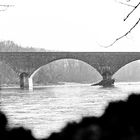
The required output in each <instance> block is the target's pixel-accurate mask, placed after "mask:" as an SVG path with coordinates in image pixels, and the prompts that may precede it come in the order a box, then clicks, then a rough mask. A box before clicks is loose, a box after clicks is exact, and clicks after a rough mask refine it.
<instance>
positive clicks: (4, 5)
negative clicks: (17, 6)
mask: <svg viewBox="0 0 140 140" xmlns="http://www.w3.org/2000/svg"><path fill="white" fill-rule="evenodd" d="M13 6H14V5H9V4H0V7H3V8H4V9H0V12H3V11H6V10H7V8H9V7H13Z"/></svg>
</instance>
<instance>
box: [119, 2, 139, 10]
mask: <svg viewBox="0 0 140 140" xmlns="http://www.w3.org/2000/svg"><path fill="white" fill-rule="evenodd" d="M119 3H120V4H123V5H126V6H129V7H133V8H135V7H136V6H134V5H130V4H127V3H123V2H121V1H119Z"/></svg>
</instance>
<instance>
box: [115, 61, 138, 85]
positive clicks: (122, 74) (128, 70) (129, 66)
mask: <svg viewBox="0 0 140 140" xmlns="http://www.w3.org/2000/svg"><path fill="white" fill-rule="evenodd" d="M134 73H135V74H134ZM137 73H140V59H136V60H133V61H129V62H128V63H126V64H124V65H123V66H122V67H121V68H119V69H118V70H117V71H116V72H115V73H114V74H113V78H115V79H116V81H122V82H124V81H128V82H132V81H133V80H134V79H138V78H139V79H140V76H139V74H137ZM136 74H137V75H136Z"/></svg>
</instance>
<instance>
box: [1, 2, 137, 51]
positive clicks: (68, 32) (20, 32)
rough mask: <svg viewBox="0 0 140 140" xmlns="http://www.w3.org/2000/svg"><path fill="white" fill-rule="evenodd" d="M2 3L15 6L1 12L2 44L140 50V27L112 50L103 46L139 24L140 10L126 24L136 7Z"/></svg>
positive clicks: (90, 4) (60, 48)
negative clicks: (8, 42)
mask: <svg viewBox="0 0 140 140" xmlns="http://www.w3.org/2000/svg"><path fill="white" fill-rule="evenodd" d="M124 2H125V0H124ZM133 2H135V3H137V2H138V0H135V1H133ZM129 3H130V2H129ZM135 3H132V4H133V5H135ZM0 4H13V5H15V6H14V7H11V8H9V9H7V10H6V11H1V12H0V41H3V40H12V41H14V42H15V43H17V44H19V45H21V46H24V47H26V46H28V47H36V48H45V49H47V50H58V51H93V52H94V51H140V39H139V36H140V24H139V25H138V26H137V27H136V28H135V29H134V30H133V31H132V32H131V34H129V35H128V36H127V37H125V38H124V39H122V40H120V41H118V42H117V43H116V44H115V45H113V46H112V47H110V48H103V47H101V46H102V45H103V46H106V45H109V44H111V43H112V42H113V41H114V39H116V38H117V37H119V36H120V35H123V34H124V33H125V32H126V31H127V30H129V29H130V28H131V27H132V25H133V24H135V22H136V21H137V20H138V18H139V17H140V16H139V13H140V7H139V8H138V9H137V10H136V11H135V13H133V14H132V15H131V17H130V18H129V19H128V20H127V21H126V22H123V19H124V18H125V17H126V16H127V14H128V13H129V12H130V11H131V10H132V7H128V6H125V5H122V4H120V3H118V2H117V0H104V1H103V0H98V1H97V0H0ZM0 9H3V8H2V7H0Z"/></svg>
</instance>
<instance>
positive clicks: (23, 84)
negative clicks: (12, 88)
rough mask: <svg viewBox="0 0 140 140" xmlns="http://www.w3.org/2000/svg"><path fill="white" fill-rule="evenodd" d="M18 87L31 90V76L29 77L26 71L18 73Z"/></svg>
mask: <svg viewBox="0 0 140 140" xmlns="http://www.w3.org/2000/svg"><path fill="white" fill-rule="evenodd" d="M20 88H21V89H29V90H33V81H32V78H31V77H29V74H28V73H26V72H23V73H21V74H20Z"/></svg>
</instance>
